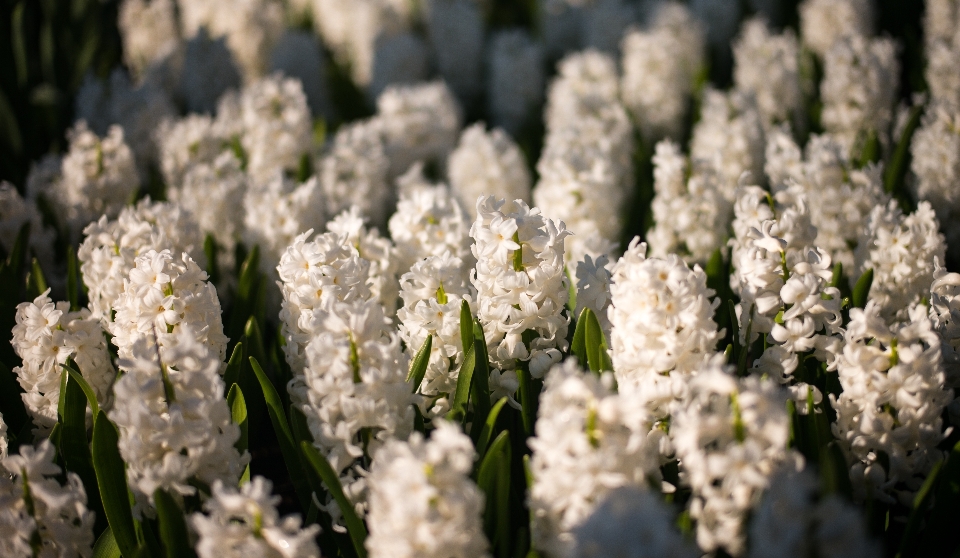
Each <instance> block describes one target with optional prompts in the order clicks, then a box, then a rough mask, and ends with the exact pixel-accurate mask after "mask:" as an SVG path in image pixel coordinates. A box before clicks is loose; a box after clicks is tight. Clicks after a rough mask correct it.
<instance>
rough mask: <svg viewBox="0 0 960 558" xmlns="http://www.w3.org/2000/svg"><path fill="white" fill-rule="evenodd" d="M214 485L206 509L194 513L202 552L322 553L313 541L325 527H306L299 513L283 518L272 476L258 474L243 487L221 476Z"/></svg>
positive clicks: (304, 556)
mask: <svg viewBox="0 0 960 558" xmlns="http://www.w3.org/2000/svg"><path fill="white" fill-rule="evenodd" d="M211 488H212V492H211V495H210V499H209V500H207V501H206V502H205V503H204V506H203V507H204V511H206V514H202V513H195V514H193V515H192V516H191V517H190V524H191V525H192V527H193V529H194V530H195V531H196V532H197V535H199V540H198V541H197V555H198V556H200V558H220V557H225V558H241V557H242V556H251V555H253V556H271V557H273V556H276V557H277V558H320V551H319V549H317V543H316V542H315V541H314V537H315V536H316V535H317V532H318V531H319V530H320V527H319V526H318V525H311V526H309V527H305V528H301V526H300V518H299V517H296V516H287V517H283V518H281V517H280V515H279V514H278V513H277V504H278V503H279V502H280V497H279V496H271V495H270V489H271V484H270V481H268V480H267V479H265V478H263V477H254V478H253V479H252V480H251V481H250V482H248V483H246V484H244V485H243V486H242V487H240V490H237V489H235V488H231V487H229V486H226V485H224V484H223V482H221V481H220V480H217V481H214V483H213V486H212V487H211Z"/></svg>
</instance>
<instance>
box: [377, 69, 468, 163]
mask: <svg viewBox="0 0 960 558" xmlns="http://www.w3.org/2000/svg"><path fill="white" fill-rule="evenodd" d="M377 120H378V121H379V125H380V130H381V134H382V136H383V142H384V149H385V150H386V154H387V158H388V159H389V160H390V176H391V177H396V176H400V175H401V174H403V173H405V172H406V171H407V169H409V168H410V165H412V164H413V163H415V162H417V161H424V162H434V163H438V164H440V165H441V168H442V164H443V162H444V161H446V159H447V155H448V154H449V153H450V152H451V151H453V149H454V147H456V144H457V137H458V136H459V135H460V127H461V125H462V121H463V116H462V114H461V111H460V106H459V105H458V104H457V101H456V99H455V98H454V96H453V93H451V92H450V89H449V88H448V87H447V85H446V84H445V83H444V82H442V81H435V82H430V83H423V84H416V85H392V86H390V87H388V88H387V89H386V90H385V91H384V92H383V93H381V94H380V96H379V97H377Z"/></svg>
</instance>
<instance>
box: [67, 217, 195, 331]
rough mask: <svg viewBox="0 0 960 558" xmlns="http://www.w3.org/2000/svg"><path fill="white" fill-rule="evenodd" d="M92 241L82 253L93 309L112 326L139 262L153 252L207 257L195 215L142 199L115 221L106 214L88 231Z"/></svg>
mask: <svg viewBox="0 0 960 558" xmlns="http://www.w3.org/2000/svg"><path fill="white" fill-rule="evenodd" d="M83 233H84V234H85V235H86V238H85V239H84V240H83V243H82V244H81V245H80V248H79V250H78V251H77V259H78V260H79V261H80V273H81V274H82V275H83V283H84V285H86V287H87V291H88V293H87V294H88V296H89V299H90V310H91V312H92V313H93V315H94V316H96V317H98V318H100V320H102V321H103V323H104V324H105V325H106V324H108V323H109V322H110V321H112V317H111V311H112V310H113V309H114V308H115V302H116V300H117V297H119V296H120V294H121V293H122V292H123V281H124V279H125V278H126V276H127V274H129V273H130V270H131V269H133V268H134V267H135V265H136V259H137V258H138V257H139V256H141V255H143V254H146V253H147V252H149V251H150V250H157V251H159V250H164V249H169V250H170V251H171V252H172V253H176V254H180V253H183V252H186V253H188V254H190V257H191V258H193V259H194V261H196V260H197V259H199V258H202V257H203V237H202V236H201V234H200V228H199V227H198V226H197V223H196V221H195V220H194V218H193V216H192V215H191V214H190V213H189V212H188V211H187V210H185V209H183V208H182V207H181V206H180V205H178V204H175V203H167V202H151V201H150V200H149V199H144V200H141V201H140V202H139V203H137V205H136V206H133V207H126V208H124V210H123V211H122V212H121V213H120V215H119V216H118V217H117V218H116V219H113V220H110V219H108V218H107V216H106V215H104V216H101V217H100V219H99V220H98V221H96V222H93V223H90V224H89V225H87V227H86V228H85V229H84V230H83Z"/></svg>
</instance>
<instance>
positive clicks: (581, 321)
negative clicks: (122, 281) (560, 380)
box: [570, 308, 593, 366]
mask: <svg viewBox="0 0 960 558" xmlns="http://www.w3.org/2000/svg"><path fill="white" fill-rule="evenodd" d="M590 314H593V310H591V309H589V308H584V309H583V310H581V311H580V316H579V317H578V318H577V327H576V329H574V330H573V342H572V343H570V353H571V354H573V355H574V356H575V357H577V362H579V363H580V366H584V365H585V364H586V363H587V333H586V331H587V316H588V315H590Z"/></svg>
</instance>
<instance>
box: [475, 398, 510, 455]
mask: <svg viewBox="0 0 960 558" xmlns="http://www.w3.org/2000/svg"><path fill="white" fill-rule="evenodd" d="M506 402H507V398H506V397H501V398H500V401H497V402H496V404H494V406H493V408H492V409H490V412H489V413H488V414H487V420H486V421H484V423H483V429H482V430H480V437H479V438H478V440H477V457H478V458H479V459H483V456H484V455H486V452H487V444H489V443H490V437H491V436H493V429H494V428H495V427H496V424H497V418H498V417H499V416H500V411H501V410H502V409H503V406H504V405H505V404H506Z"/></svg>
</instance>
